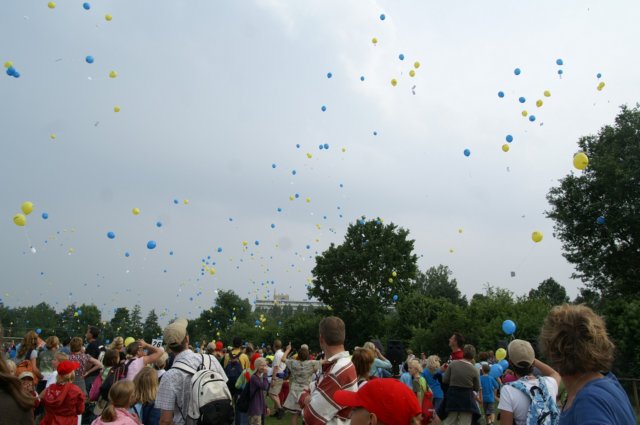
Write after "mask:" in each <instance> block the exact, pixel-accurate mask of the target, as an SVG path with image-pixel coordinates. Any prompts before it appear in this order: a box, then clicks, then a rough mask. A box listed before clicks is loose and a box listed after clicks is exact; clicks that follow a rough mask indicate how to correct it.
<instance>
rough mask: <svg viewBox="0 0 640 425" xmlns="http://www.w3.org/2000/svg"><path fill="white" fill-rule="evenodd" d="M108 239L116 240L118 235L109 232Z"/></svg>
mask: <svg viewBox="0 0 640 425" xmlns="http://www.w3.org/2000/svg"><path fill="white" fill-rule="evenodd" d="M107 237H108V238H109V239H114V238H115V237H116V234H115V233H113V232H107Z"/></svg>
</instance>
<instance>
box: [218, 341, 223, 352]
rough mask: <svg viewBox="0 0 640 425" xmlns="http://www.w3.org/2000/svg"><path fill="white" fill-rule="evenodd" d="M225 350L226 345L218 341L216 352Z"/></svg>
mask: <svg viewBox="0 0 640 425" xmlns="http://www.w3.org/2000/svg"><path fill="white" fill-rule="evenodd" d="M223 348H224V344H223V343H222V341H217V342H216V350H217V351H222V349H223Z"/></svg>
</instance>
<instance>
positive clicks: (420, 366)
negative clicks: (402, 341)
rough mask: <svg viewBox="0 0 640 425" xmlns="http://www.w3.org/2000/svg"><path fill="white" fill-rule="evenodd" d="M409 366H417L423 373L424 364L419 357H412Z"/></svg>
mask: <svg viewBox="0 0 640 425" xmlns="http://www.w3.org/2000/svg"><path fill="white" fill-rule="evenodd" d="M408 366H409V367H413V368H415V369H416V370H417V371H418V372H420V373H422V365H421V364H420V361H419V360H417V359H411V360H409V363H408Z"/></svg>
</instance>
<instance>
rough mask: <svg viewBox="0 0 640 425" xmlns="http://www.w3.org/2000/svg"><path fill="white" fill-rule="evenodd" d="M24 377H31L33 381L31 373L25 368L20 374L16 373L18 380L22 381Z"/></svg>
mask: <svg viewBox="0 0 640 425" xmlns="http://www.w3.org/2000/svg"><path fill="white" fill-rule="evenodd" d="M24 378H31V380H32V381H33V373H31V372H29V371H28V370H25V371H24V372H22V373H21V374H20V375H18V379H19V380H21V381H22V380H23V379H24Z"/></svg>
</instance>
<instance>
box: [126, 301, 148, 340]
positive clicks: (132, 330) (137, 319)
mask: <svg viewBox="0 0 640 425" xmlns="http://www.w3.org/2000/svg"><path fill="white" fill-rule="evenodd" d="M128 329H129V332H128V333H127V336H131V337H133V338H135V339H140V338H141V337H142V334H143V330H144V329H143V327H142V314H141V312H140V306H139V305H138V304H136V305H134V306H133V310H131V313H130V314H129V323H128Z"/></svg>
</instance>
